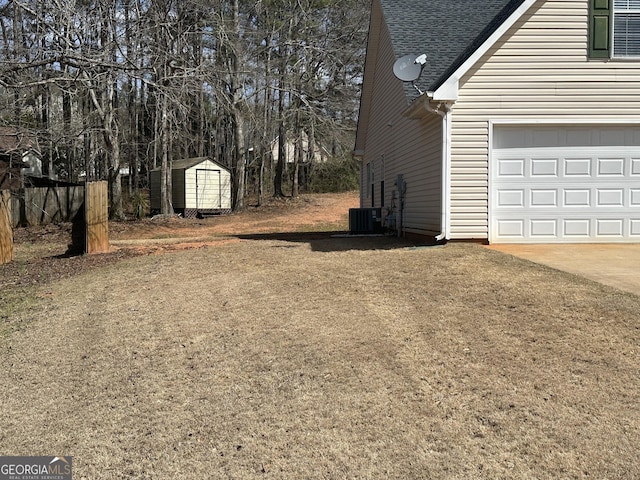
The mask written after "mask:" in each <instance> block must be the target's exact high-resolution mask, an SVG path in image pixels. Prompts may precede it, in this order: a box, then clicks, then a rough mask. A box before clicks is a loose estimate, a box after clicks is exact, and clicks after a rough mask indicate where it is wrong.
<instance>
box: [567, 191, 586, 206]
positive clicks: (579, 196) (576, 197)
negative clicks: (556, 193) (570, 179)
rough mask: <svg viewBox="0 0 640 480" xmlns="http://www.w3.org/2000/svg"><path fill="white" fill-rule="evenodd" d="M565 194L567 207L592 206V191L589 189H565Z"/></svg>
mask: <svg viewBox="0 0 640 480" xmlns="http://www.w3.org/2000/svg"><path fill="white" fill-rule="evenodd" d="M563 193H564V204H563V205H564V206H565V207H572V208H577V207H590V206H591V189H589V188H565V189H564V191H563Z"/></svg>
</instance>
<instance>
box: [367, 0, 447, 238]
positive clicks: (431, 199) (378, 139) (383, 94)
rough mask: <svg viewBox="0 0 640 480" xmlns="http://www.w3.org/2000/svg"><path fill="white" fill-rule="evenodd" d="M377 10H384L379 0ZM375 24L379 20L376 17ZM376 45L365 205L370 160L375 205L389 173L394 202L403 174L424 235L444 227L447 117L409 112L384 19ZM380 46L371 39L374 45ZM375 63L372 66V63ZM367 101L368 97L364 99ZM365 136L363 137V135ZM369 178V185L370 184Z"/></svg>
mask: <svg viewBox="0 0 640 480" xmlns="http://www.w3.org/2000/svg"><path fill="white" fill-rule="evenodd" d="M373 8H374V16H373V18H372V20H373V21H374V22H375V20H376V18H379V17H376V15H377V16H379V15H380V10H379V5H377V2H374V7H373ZM372 24H375V23H373V22H372ZM376 37H377V38H376V41H377V42H378V45H377V48H376V62H375V65H372V66H371V67H372V68H375V72H367V76H368V75H370V74H371V75H372V76H373V78H374V79H375V83H374V84H373V85H372V88H371V90H370V95H371V97H370V98H369V99H366V101H369V102H371V99H375V101H373V102H372V103H370V108H368V109H367V111H368V112H369V115H368V118H366V119H361V120H360V122H365V124H366V126H367V128H366V129H363V130H360V131H359V133H362V134H365V137H364V157H363V160H362V169H361V206H363V207H370V206H372V203H371V182H370V179H369V178H366V177H367V171H368V168H367V164H369V165H370V167H369V168H371V170H372V173H373V179H374V183H373V185H374V193H373V194H374V206H376V207H379V206H381V203H382V202H381V198H380V193H381V192H380V181H381V180H382V179H384V182H385V188H384V190H385V191H384V196H385V198H384V205H385V207H389V206H391V197H392V193H393V191H394V190H396V188H397V187H396V179H397V176H398V175H403V178H404V181H405V183H406V186H407V188H406V196H405V199H406V200H405V205H406V209H405V212H404V227H405V231H407V232H411V233H417V234H422V235H433V234H437V233H439V232H440V188H441V181H440V178H441V177H440V173H441V161H442V149H441V143H442V120H441V119H440V117H438V116H436V115H429V116H428V117H427V118H425V119H422V120H411V119H409V118H407V117H405V116H403V112H404V111H405V110H406V108H407V100H406V96H405V94H404V90H403V84H402V82H401V81H400V80H398V79H397V78H396V77H395V76H394V75H393V64H394V62H395V56H394V54H393V50H392V47H391V40H390V37H389V33H388V30H387V29H386V27H385V25H384V22H382V24H381V26H380V31H379V35H377V36H376ZM371 48H374V47H373V45H369V51H371ZM369 65H370V64H369V63H368V64H367V67H369ZM363 101H365V99H363ZM360 140H362V139H360ZM367 184H369V186H367Z"/></svg>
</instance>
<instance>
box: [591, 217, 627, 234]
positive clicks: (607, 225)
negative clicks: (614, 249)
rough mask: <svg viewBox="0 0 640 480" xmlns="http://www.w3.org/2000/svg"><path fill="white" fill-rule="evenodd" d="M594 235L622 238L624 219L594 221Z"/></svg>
mask: <svg viewBox="0 0 640 480" xmlns="http://www.w3.org/2000/svg"><path fill="white" fill-rule="evenodd" d="M596 235H598V236H608V237H611V236H612V237H620V238H622V236H623V235H624V219H622V218H611V219H606V220H596Z"/></svg>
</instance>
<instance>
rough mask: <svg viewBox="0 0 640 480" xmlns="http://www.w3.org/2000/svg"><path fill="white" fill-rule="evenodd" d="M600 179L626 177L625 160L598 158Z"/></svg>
mask: <svg viewBox="0 0 640 480" xmlns="http://www.w3.org/2000/svg"><path fill="white" fill-rule="evenodd" d="M596 161H597V163H598V170H597V171H598V176H599V177H624V174H625V170H624V164H625V159H624V158H598V159H596Z"/></svg>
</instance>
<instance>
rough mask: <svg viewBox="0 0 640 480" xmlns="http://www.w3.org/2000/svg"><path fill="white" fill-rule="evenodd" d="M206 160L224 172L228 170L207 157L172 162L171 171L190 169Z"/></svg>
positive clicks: (158, 168) (155, 169) (157, 169)
mask: <svg viewBox="0 0 640 480" xmlns="http://www.w3.org/2000/svg"><path fill="white" fill-rule="evenodd" d="M207 160H209V161H210V162H213V163H215V164H216V165H217V166H219V167H220V168H222V169H224V170H228V169H227V168H226V167H224V166H222V165H220V164H219V163H218V162H215V161H214V160H212V159H211V158H209V157H195V158H183V159H180V160H174V161H173V163H172V169H173V170H182V169H187V168H191V167H195V166H196V165H198V164H200V163H202V162H206V161H207ZM160 169H161V167H157V168H154V169H153V170H154V171H159V170H160Z"/></svg>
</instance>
